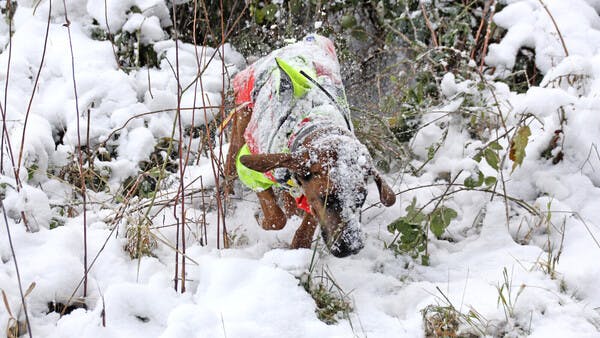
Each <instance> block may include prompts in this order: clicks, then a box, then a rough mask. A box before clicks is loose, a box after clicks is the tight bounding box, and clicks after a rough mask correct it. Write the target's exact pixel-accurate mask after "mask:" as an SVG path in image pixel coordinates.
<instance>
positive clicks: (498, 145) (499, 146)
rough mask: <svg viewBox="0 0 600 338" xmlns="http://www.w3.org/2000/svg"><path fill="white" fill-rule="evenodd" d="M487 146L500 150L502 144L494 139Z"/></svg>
mask: <svg viewBox="0 0 600 338" xmlns="http://www.w3.org/2000/svg"><path fill="white" fill-rule="evenodd" d="M488 148H490V149H493V150H502V146H501V145H500V144H499V143H498V142H496V141H494V142H492V143H490V144H489V145H488Z"/></svg>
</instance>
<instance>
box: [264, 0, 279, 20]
mask: <svg viewBox="0 0 600 338" xmlns="http://www.w3.org/2000/svg"><path fill="white" fill-rule="evenodd" d="M263 10H264V13H265V21H267V22H273V21H275V14H277V5H275V4H268V5H266V6H265V8H263Z"/></svg>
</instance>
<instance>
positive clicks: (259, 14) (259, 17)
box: [254, 8, 265, 25]
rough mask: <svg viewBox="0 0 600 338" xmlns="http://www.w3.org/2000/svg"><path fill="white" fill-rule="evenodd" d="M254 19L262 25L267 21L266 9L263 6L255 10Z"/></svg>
mask: <svg viewBox="0 0 600 338" xmlns="http://www.w3.org/2000/svg"><path fill="white" fill-rule="evenodd" d="M254 21H255V22H256V23H257V24H258V25H262V24H263V23H264V21H265V11H264V9H263V8H257V9H256V11H255V12H254Z"/></svg>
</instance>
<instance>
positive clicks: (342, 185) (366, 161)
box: [241, 131, 396, 257]
mask: <svg viewBox="0 0 600 338" xmlns="http://www.w3.org/2000/svg"><path fill="white" fill-rule="evenodd" d="M241 161H242V163H243V164H244V165H245V166H247V167H249V168H252V169H254V170H258V171H263V172H264V171H268V170H272V169H274V168H279V167H285V168H288V169H290V170H291V171H292V173H293V174H294V176H295V178H296V180H297V181H298V183H299V184H300V186H301V187H302V190H303V192H304V195H305V196H306V198H307V200H308V203H309V204H310V207H311V211H312V213H313V215H314V216H315V217H316V218H317V220H318V221H319V224H320V226H321V233H322V235H323V238H324V240H325V242H326V243H327V246H328V247H329V250H330V251H331V253H332V254H333V255H335V256H337V257H345V256H348V255H351V254H355V253H357V252H358V251H360V249H362V247H363V242H362V234H361V230H360V221H359V216H360V209H361V207H362V206H363V204H364V202H365V199H366V197H367V180H368V178H369V176H370V175H373V176H374V178H375V182H376V184H377V188H378V190H379V195H380V199H381V202H382V203H383V204H384V205H386V206H391V205H393V204H394V202H395V200H396V197H395V195H394V193H393V191H392V190H391V189H390V187H389V186H388V185H387V184H386V183H385V182H384V181H383V180H382V179H381V177H380V176H379V174H378V173H377V171H376V170H375V169H374V168H373V166H372V161H371V157H370V155H369V153H368V151H367V149H366V148H365V146H364V145H362V144H361V143H360V142H358V141H357V140H356V138H354V137H353V136H350V135H340V134H331V133H329V132H328V131H324V132H323V133H318V134H317V135H315V136H314V137H312V138H308V139H307V142H306V143H305V144H304V145H303V146H302V147H301V148H300V149H299V150H298V151H297V152H295V153H294V154H260V155H247V156H242V158H241Z"/></svg>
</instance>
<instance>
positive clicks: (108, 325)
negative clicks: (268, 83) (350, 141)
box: [0, 0, 600, 337]
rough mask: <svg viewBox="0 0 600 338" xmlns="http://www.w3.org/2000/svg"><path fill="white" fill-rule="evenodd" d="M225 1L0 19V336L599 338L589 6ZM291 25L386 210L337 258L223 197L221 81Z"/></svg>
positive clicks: (123, 1) (74, 7)
mask: <svg viewBox="0 0 600 338" xmlns="http://www.w3.org/2000/svg"><path fill="white" fill-rule="evenodd" d="M315 3H316V4H315ZM223 6H224V7H223V10H221V9H220V8H221V7H220V3H219V1H195V0H187V1H186V0H183V1H181V0H180V1H168V0H104V1H103V0H62V1H58V0H53V1H50V0H41V1H37V0H18V1H9V0H4V1H0V8H1V9H2V12H1V16H2V17H1V18H0V88H1V90H0V108H1V109H0V112H1V114H2V122H3V123H2V125H3V128H2V134H1V154H0V156H1V162H0V165H1V168H0V170H1V173H0V174H1V175H0V198H1V201H2V204H1V210H0V212H1V213H2V218H0V224H1V226H0V289H1V291H2V302H1V303H0V335H2V336H3V335H6V336H7V337H16V336H23V335H30V336H35V337H353V336H357V337H438V336H447V337H458V336H461V337H479V336H489V337H520V336H534V337H596V336H600V333H599V331H600V313H598V308H600V292H599V291H598V285H600V264H598V262H599V261H600V242H599V241H598V237H599V236H600V221H599V220H600V208H599V207H598V205H599V203H600V151H599V150H598V144H600V108H598V107H600V101H599V99H598V97H599V95H600V56H599V55H600V15H599V12H600V2H599V1H596V0H568V1H567V0H521V1H519V0H505V1H493V0H481V1H477V0H473V1H466V0H465V1H422V2H418V1H401V0H398V1H369V2H361V1H350V0H345V1H330V2H327V1H324V2H321V1H316V2H315V1H309V0H290V1H274V0H273V1H264V2H263V1H255V0H249V1H245V2H244V1H239V3H238V2H235V1H231V2H230V1H224V2H223ZM194 14H196V15H194ZM221 18H222V19H223V20H222V21H221ZM307 28H308V29H309V30H310V31H312V30H315V31H317V32H318V33H320V34H324V35H328V36H330V37H331V39H332V40H334V42H335V43H336V46H337V47H338V55H339V56H340V59H341V61H342V66H343V67H342V69H343V71H344V73H343V74H342V76H344V77H345V82H346V88H347V94H348V101H349V103H350V105H351V110H352V115H353V118H354V121H353V122H354V127H355V130H356V134H357V136H358V137H359V138H360V140H361V141H362V142H363V143H364V144H365V145H366V146H367V148H368V149H369V150H370V151H371V154H372V155H373V158H374V161H375V162H377V164H378V165H379V167H380V170H381V171H382V172H386V173H385V176H386V179H387V181H388V182H389V183H390V185H392V187H393V190H394V191H395V192H396V193H397V196H398V198H397V200H398V201H397V203H396V204H395V205H394V206H393V207H391V208H384V207H382V206H381V205H380V203H379V199H378V193H377V188H376V186H375V184H374V183H373V182H370V183H369V186H368V191H369V194H368V197H367V202H366V203H365V205H364V207H363V210H362V214H361V223H362V231H363V233H364V236H365V238H364V245H365V247H364V249H363V250H362V251H360V252H359V253H358V254H356V255H353V256H351V257H347V258H335V257H334V256H332V255H331V254H329V253H328V251H327V249H326V248H325V246H324V243H323V241H322V240H321V239H320V238H318V236H317V237H315V241H314V242H313V247H312V249H310V250H308V249H301V250H291V249H289V248H288V245H289V243H290V241H291V239H292V236H293V234H294V231H295V228H296V227H297V226H298V225H299V224H300V221H301V219H300V218H297V217H293V218H292V219H291V220H290V221H288V225H287V226H286V228H285V229H283V230H280V231H265V230H262V229H261V228H260V226H259V225H258V224H257V221H256V218H255V215H254V214H255V211H256V210H257V209H258V208H259V206H258V203H257V200H256V198H255V197H254V194H252V193H251V192H250V191H247V190H244V189H243V188H242V187H241V186H236V190H237V193H236V194H235V195H233V196H226V195H224V194H222V187H223V185H224V178H223V177H222V175H221V174H222V167H223V163H224V156H226V153H227V147H228V137H227V133H228V132H227V129H226V128H225V129H223V128H221V127H220V126H221V124H222V123H223V121H225V117H226V115H227V114H228V112H229V110H230V109H232V108H233V106H232V104H231V100H232V98H231V96H232V95H231V90H230V86H229V83H230V80H231V79H232V77H233V76H234V75H235V74H236V73H237V72H239V71H241V70H242V69H244V68H245V67H246V65H247V62H251V61H252V60H255V59H256V57H259V56H261V55H264V54H265V53H266V52H267V50H268V49H269V48H276V47H280V46H282V45H284V44H286V43H288V42H290V41H293V39H294V38H301V37H302V36H303V35H304V34H305V33H306V29H307ZM196 33H197V35H196ZM252 39H254V40H252ZM193 42H194V43H193ZM375 61H376V62H377V67H375V68H376V71H375V72H373V69H374V68H373V66H372V62H375Z"/></svg>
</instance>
